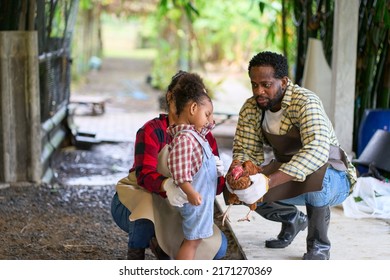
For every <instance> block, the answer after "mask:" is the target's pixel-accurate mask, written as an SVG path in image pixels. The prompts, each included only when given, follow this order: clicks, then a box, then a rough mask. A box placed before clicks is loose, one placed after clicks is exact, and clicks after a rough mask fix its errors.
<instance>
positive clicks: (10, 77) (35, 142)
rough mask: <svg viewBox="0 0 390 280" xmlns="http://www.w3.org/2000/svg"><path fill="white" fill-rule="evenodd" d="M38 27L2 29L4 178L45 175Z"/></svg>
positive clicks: (0, 145) (0, 152) (0, 167)
mask: <svg viewBox="0 0 390 280" xmlns="http://www.w3.org/2000/svg"><path fill="white" fill-rule="evenodd" d="M39 97H40V96H39V65H38V40H37V32H36V31H28V32H26V31H2V32H0V109H1V113H0V182H6V183H16V182H40V180H41V176H42V170H41V163H40V156H41V132H40V130H41V127H40V98H39Z"/></svg>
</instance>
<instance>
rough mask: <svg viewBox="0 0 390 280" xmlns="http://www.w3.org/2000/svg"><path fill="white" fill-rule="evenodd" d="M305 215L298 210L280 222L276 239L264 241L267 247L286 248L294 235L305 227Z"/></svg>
mask: <svg viewBox="0 0 390 280" xmlns="http://www.w3.org/2000/svg"><path fill="white" fill-rule="evenodd" d="M307 224H308V222H307V216H306V215H305V214H304V213H302V212H301V211H298V212H297V213H296V215H294V216H293V217H291V218H290V219H289V221H288V222H282V229H281V231H280V233H279V234H278V237H277V238H276V239H270V240H267V241H265V247H267V248H286V247H287V246H288V245H290V244H291V242H292V241H293V240H294V238H295V236H296V235H297V234H298V233H299V232H300V231H301V230H305V228H306V227H307Z"/></svg>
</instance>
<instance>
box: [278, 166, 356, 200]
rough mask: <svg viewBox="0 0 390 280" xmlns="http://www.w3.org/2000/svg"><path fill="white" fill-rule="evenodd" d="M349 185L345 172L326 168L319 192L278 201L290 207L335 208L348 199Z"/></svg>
mask: <svg viewBox="0 0 390 280" xmlns="http://www.w3.org/2000/svg"><path fill="white" fill-rule="evenodd" d="M350 185H351V183H350V182H349V180H348V177H347V174H346V172H345V171H338V170H336V169H334V168H332V167H328V169H327V170H326V172H325V176H324V180H323V181H322V190H321V191H317V192H309V193H304V194H301V195H298V196H296V197H293V198H289V199H284V200H280V202H283V203H286V204H292V205H306V204H310V205H311V206H314V207H322V206H325V205H329V206H335V205H338V204H341V203H342V202H343V201H344V200H345V199H346V198H347V197H348V194H349V188H350Z"/></svg>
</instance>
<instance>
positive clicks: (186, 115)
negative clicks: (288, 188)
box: [167, 73, 218, 260]
mask: <svg viewBox="0 0 390 280" xmlns="http://www.w3.org/2000/svg"><path fill="white" fill-rule="evenodd" d="M172 94H173V100H174V102H175V105H176V114H177V117H178V118H177V121H176V123H175V125H172V126H170V127H168V130H167V132H168V133H169V134H170V135H172V137H173V140H172V142H171V144H170V145H169V157H168V168H169V170H170V172H171V174H172V178H173V180H174V182H175V183H176V184H177V186H178V187H180V188H181V189H182V190H183V192H184V193H185V194H186V195H187V198H188V203H185V204H184V205H183V207H180V208H179V211H180V213H181V215H182V217H183V232H184V241H183V243H182V245H181V247H180V249H179V251H178V253H177V255H176V259H178V260H190V259H194V256H195V253H196V250H197V248H198V246H199V244H200V242H201V241H202V239H203V238H208V237H210V236H211V235H212V234H213V213H214V198H215V195H216V193H215V186H216V184H217V177H218V176H217V167H216V162H215V158H214V155H213V153H212V150H211V148H210V145H209V144H208V142H207V140H206V138H205V135H206V134H207V133H208V132H209V131H210V130H211V129H212V128H213V127H214V124H213V104H212V102H211V99H210V97H209V96H208V95H207V92H206V89H205V86H204V84H203V82H202V79H201V78H200V77H199V76H198V75H197V74H193V73H185V74H183V75H182V76H181V77H180V80H179V81H178V83H177V85H176V86H175V87H174V88H173V89H172Z"/></svg>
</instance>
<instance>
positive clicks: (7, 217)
mask: <svg viewBox="0 0 390 280" xmlns="http://www.w3.org/2000/svg"><path fill="white" fill-rule="evenodd" d="M117 62H118V61H116V63H117ZM105 63H106V64H105V69H108V72H105V73H102V74H101V75H100V76H99V77H97V76H96V74H92V75H95V76H94V78H93V81H92V80H91V79H90V82H87V84H86V85H85V86H84V90H87V91H89V92H93V91H94V90H95V89H96V88H99V90H102V87H103V85H104V86H105V88H104V90H105V93H106V94H107V93H109V92H110V91H111V90H112V89H110V85H112V84H113V83H114V84H115V83H117V84H118V83H119V82H118V79H121V78H122V76H121V74H118V73H119V72H116V71H120V73H122V75H125V76H127V77H128V76H129V73H123V69H118V67H116V65H117V64H115V63H111V64H110V63H109V62H105ZM122 64H123V63H122ZM129 65H133V66H132V67H133V68H134V69H138V70H139V69H140V67H139V65H135V66H134V63H130V64H128V65H127V66H129ZM128 68H131V66H129V67H128ZM127 70H128V69H127ZM107 73H110V74H107ZM133 144H134V143H131V142H122V143H103V144H99V145H94V146H93V147H92V148H91V149H89V150H84V149H76V148H75V147H74V146H68V147H63V148H62V149H61V150H60V151H59V152H58V153H57V154H56V157H55V159H54V160H53V162H52V168H53V170H54V172H55V180H54V182H53V183H51V184H42V185H33V184H26V185H19V186H11V187H7V188H0V232H1V234H0V244H1V246H0V259H3V260H119V259H126V253H127V234H126V233H125V232H123V231H122V230H121V229H120V228H119V227H117V226H116V224H115V223H114V221H113V219H112V217H111V213H110V203H111V198H112V196H113V195H114V193H115V189H114V188H115V187H114V185H113V184H107V185H96V184H95V183H93V182H91V183H88V180H87V179H88V178H90V177H93V176H96V175H99V176H104V177H110V176H111V177H112V176H113V177H117V178H122V177H121V176H122V175H123V174H125V173H126V171H127V170H128V169H129V168H130V167H131V164H132V157H131V155H132V152H133V151H132V146H133ZM123 155H126V156H123ZM77 179H81V181H82V182H83V183H81V184H79V185H77V186H76V185H74V184H68V183H67V182H70V181H72V180H77ZM218 214H219V213H217V212H216V214H215V215H218ZM215 222H216V224H217V225H219V226H220V228H221V225H220V219H219V218H216V219H215ZM221 229H222V230H223V231H224V233H225V234H226V236H227V238H228V240H229V246H228V252H227V255H226V257H225V258H224V259H242V256H241V254H240V252H239V250H238V248H237V245H236V243H235V241H234V238H233V236H232V235H231V233H230V231H229V229H228V228H226V227H225V228H221ZM146 258H147V259H155V257H154V256H153V254H152V253H151V251H150V250H149V249H147V252H146Z"/></svg>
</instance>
